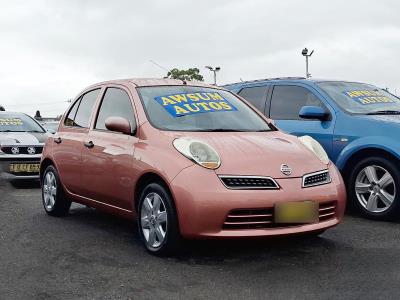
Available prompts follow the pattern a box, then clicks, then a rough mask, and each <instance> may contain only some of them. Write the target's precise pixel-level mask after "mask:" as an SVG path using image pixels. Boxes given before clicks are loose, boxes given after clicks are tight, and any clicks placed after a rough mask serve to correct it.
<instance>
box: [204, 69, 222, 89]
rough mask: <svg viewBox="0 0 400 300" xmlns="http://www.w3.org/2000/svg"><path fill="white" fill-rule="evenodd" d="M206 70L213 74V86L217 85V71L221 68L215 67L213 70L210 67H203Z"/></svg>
mask: <svg viewBox="0 0 400 300" xmlns="http://www.w3.org/2000/svg"><path fill="white" fill-rule="evenodd" d="M205 67H206V68H207V69H209V70H210V71H211V72H213V73H214V85H217V72H218V71H219V70H221V68H220V67H215V68H213V67H211V66H205Z"/></svg>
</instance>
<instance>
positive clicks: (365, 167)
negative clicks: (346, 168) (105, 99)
mask: <svg viewBox="0 0 400 300" xmlns="http://www.w3.org/2000/svg"><path fill="white" fill-rule="evenodd" d="M348 187H349V190H348V193H349V198H350V201H351V203H350V204H351V205H352V207H353V208H356V209H357V210H358V211H360V212H361V213H362V214H363V215H364V216H365V217H367V218H370V219H375V220H392V219H395V218H398V217H399V216H400V196H399V192H400V190H399V189H400V172H399V171H398V164H397V162H394V161H390V160H388V159H386V158H384V157H369V158H365V159H363V160H361V161H360V162H358V163H357V164H356V165H355V166H354V168H353V171H352V172H351V174H350V176H349V182H348Z"/></svg>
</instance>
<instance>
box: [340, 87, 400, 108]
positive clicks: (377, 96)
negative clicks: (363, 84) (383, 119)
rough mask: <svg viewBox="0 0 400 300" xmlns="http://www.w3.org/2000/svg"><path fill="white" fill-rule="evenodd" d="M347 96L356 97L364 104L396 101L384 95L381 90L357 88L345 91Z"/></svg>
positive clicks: (355, 98) (356, 99)
mask: <svg viewBox="0 0 400 300" xmlns="http://www.w3.org/2000/svg"><path fill="white" fill-rule="evenodd" d="M343 94H345V95H346V96H348V97H350V98H352V99H354V100H355V101H357V102H358V103H360V104H362V105H367V104H377V103H394V102H395V101H394V100H392V99H390V98H389V97H388V96H386V95H384V94H383V93H382V92H380V91H375V90H356V91H347V92H343Z"/></svg>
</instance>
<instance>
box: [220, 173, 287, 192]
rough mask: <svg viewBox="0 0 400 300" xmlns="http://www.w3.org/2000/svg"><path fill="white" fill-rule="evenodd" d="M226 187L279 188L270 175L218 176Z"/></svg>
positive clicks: (244, 188) (245, 188) (246, 188)
mask: <svg viewBox="0 0 400 300" xmlns="http://www.w3.org/2000/svg"><path fill="white" fill-rule="evenodd" d="M219 178H220V179H221V181H222V183H223V184H224V185H225V186H226V187H227V188H228V189H243V190H249V189H279V186H278V184H277V183H276V182H275V180H273V179H272V178H271V177H262V176H219Z"/></svg>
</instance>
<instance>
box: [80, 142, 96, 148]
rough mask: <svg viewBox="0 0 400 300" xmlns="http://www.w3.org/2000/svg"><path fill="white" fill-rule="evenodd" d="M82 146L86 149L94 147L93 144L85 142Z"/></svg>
mask: <svg viewBox="0 0 400 300" xmlns="http://www.w3.org/2000/svg"><path fill="white" fill-rule="evenodd" d="M83 144H84V145H85V147H86V148H93V147H94V144H93V142H92V141H89V142H85V143H83Z"/></svg>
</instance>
